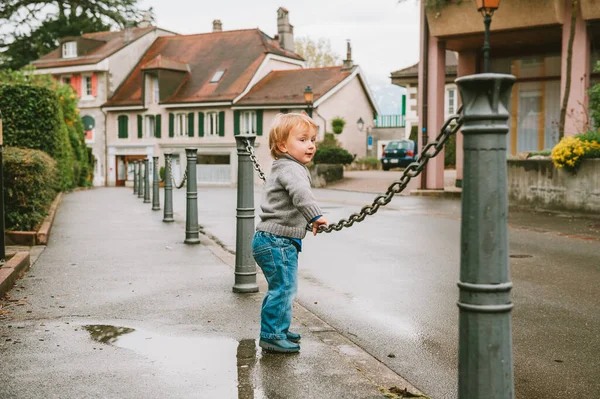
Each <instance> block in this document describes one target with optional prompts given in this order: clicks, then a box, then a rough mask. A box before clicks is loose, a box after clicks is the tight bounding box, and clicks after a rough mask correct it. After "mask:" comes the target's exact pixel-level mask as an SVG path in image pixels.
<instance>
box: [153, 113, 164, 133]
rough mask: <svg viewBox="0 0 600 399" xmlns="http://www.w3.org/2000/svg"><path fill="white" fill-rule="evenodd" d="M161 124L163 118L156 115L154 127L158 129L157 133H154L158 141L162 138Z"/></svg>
mask: <svg viewBox="0 0 600 399" xmlns="http://www.w3.org/2000/svg"><path fill="white" fill-rule="evenodd" d="M161 122H162V117H161V116H160V114H158V115H156V116H155V117H154V126H155V128H156V131H155V133H154V137H156V138H157V139H159V138H160V130H161V127H162V126H161V125H160V124H161Z"/></svg>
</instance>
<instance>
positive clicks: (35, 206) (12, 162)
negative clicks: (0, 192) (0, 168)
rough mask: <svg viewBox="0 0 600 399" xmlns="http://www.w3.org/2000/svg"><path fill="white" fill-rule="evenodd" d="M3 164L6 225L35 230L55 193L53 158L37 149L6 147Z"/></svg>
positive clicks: (10, 228)
mask: <svg viewBox="0 0 600 399" xmlns="http://www.w3.org/2000/svg"><path fill="white" fill-rule="evenodd" d="M3 164H4V210H5V214H4V215H5V223H6V229H7V230H22V231H31V230H36V229H37V227H38V226H39V225H40V224H41V223H42V221H43V220H44V217H46V215H47V214H48V209H49V208H50V205H51V204H52V201H53V200H54V198H55V197H56V193H57V190H58V181H57V175H58V172H57V167H56V161H55V160H53V159H52V158H50V156H49V155H48V154H46V153H45V152H42V151H39V150H30V149H26V148H17V147H6V148H5V149H4V163H3Z"/></svg>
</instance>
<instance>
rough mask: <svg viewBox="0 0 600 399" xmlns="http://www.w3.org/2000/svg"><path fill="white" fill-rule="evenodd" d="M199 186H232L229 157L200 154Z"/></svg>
mask: <svg viewBox="0 0 600 399" xmlns="http://www.w3.org/2000/svg"><path fill="white" fill-rule="evenodd" d="M196 173H197V181H198V184H231V161H230V156H229V154H227V155H206V154H198V164H197V166H196Z"/></svg>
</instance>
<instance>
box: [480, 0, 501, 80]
mask: <svg viewBox="0 0 600 399" xmlns="http://www.w3.org/2000/svg"><path fill="white" fill-rule="evenodd" d="M498 7H500V0H477V11H479V12H480V13H481V14H482V15H483V24H484V25H485V36H484V40H483V72H484V73H487V72H489V71H490V25H491V23H492V15H493V14H494V11H496V10H497V9H498Z"/></svg>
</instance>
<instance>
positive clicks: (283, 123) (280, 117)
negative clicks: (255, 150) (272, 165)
mask: <svg viewBox="0 0 600 399" xmlns="http://www.w3.org/2000/svg"><path fill="white" fill-rule="evenodd" d="M295 127H303V128H306V129H314V130H315V131H316V130H317V124H316V123H315V121H314V120H312V118H311V117H310V116H308V115H306V114H305V113H301V114H300V113H289V114H277V116H275V119H273V123H272V124H271V130H270V131H269V149H270V150H271V156H272V157H273V159H277V158H279V157H280V156H281V151H279V148H277V144H281V143H283V142H284V141H286V140H287V138H288V136H289V135H290V130H292V129H293V128H295Z"/></svg>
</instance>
